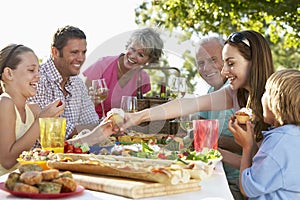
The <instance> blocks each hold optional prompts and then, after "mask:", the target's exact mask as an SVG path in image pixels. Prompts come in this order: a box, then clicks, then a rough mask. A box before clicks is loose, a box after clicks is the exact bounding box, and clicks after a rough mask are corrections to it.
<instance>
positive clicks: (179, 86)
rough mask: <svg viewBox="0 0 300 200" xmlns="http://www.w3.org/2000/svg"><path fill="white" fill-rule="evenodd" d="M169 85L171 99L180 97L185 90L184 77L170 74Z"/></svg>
mask: <svg viewBox="0 0 300 200" xmlns="http://www.w3.org/2000/svg"><path fill="white" fill-rule="evenodd" d="M169 87H170V96H171V99H176V98H182V97H183V96H184V95H185V93H186V91H187V84H186V78H183V77H177V76H171V77H170V79H169Z"/></svg>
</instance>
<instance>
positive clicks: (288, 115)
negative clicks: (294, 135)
mask: <svg viewBox="0 0 300 200" xmlns="http://www.w3.org/2000/svg"><path fill="white" fill-rule="evenodd" d="M265 92H266V94H267V95H268V96H269V102H268V106H269V108H270V110H271V112H272V113H273V114H274V115H275V118H276V120H277V121H278V122H279V124H280V125H285V124H295V125H298V126H300V71H299V70H296V69H285V70H280V71H277V72H275V73H274V74H272V75H271V76H270V78H269V79H268V80H267V83H266V91H265Z"/></svg>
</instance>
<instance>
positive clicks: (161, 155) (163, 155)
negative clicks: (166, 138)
mask: <svg viewBox="0 0 300 200" xmlns="http://www.w3.org/2000/svg"><path fill="white" fill-rule="evenodd" d="M157 157H158V158H160V159H166V158H167V156H166V155H165V154H163V153H159V154H158V155H157Z"/></svg>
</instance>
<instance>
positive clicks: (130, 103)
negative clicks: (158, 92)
mask: <svg viewBox="0 0 300 200" xmlns="http://www.w3.org/2000/svg"><path fill="white" fill-rule="evenodd" d="M121 108H122V109H123V110H124V112H128V113H134V112H137V97H136V96H122V100H121Z"/></svg>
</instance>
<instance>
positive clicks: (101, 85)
mask: <svg viewBox="0 0 300 200" xmlns="http://www.w3.org/2000/svg"><path fill="white" fill-rule="evenodd" d="M108 91H109V89H108V87H107V85H106V81H105V79H104V78H102V79H97V80H92V94H93V100H94V103H95V104H96V103H97V102H100V104H101V108H102V118H101V119H104V118H105V110H104V104H103V102H104V100H105V99H106V98H107V96H108Z"/></svg>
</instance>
